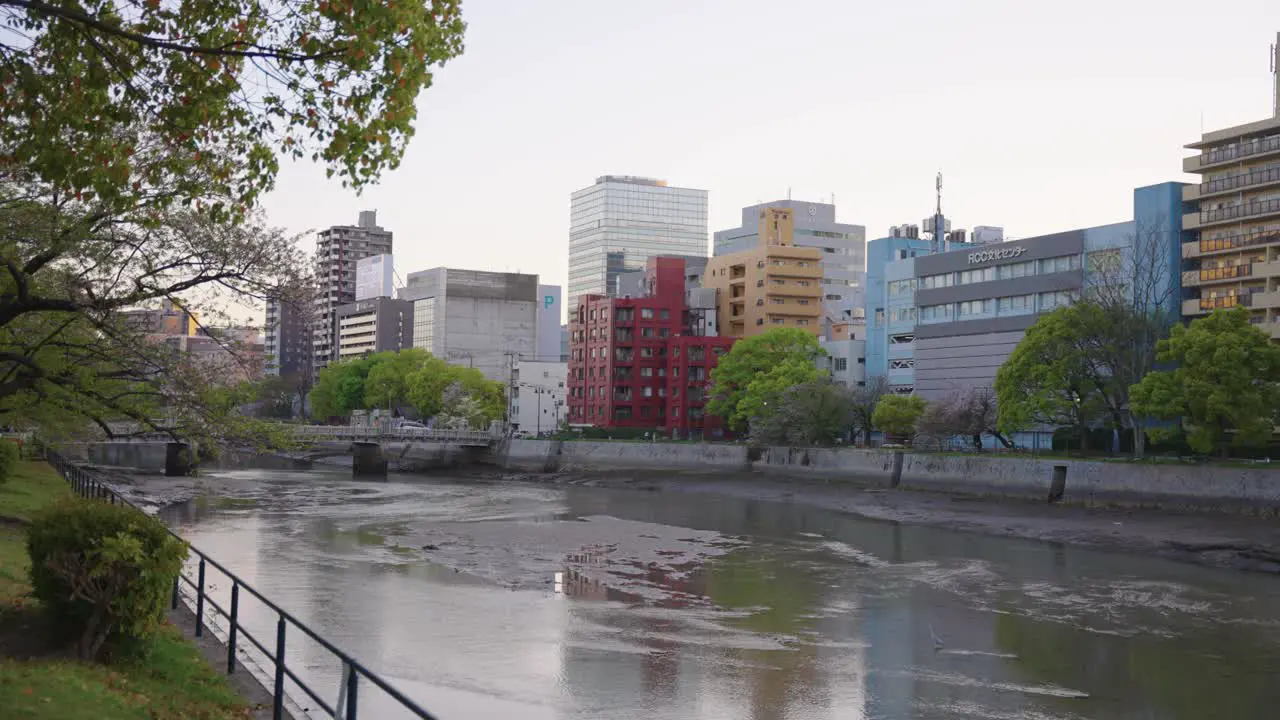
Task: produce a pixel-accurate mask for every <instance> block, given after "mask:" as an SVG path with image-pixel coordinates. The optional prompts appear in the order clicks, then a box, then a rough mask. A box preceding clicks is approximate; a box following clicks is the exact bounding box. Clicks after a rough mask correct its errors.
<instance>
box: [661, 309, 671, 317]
mask: <svg viewBox="0 0 1280 720" xmlns="http://www.w3.org/2000/svg"><path fill="white" fill-rule="evenodd" d="M658 319H659V320H670V319H671V311H670V310H667V309H666V308H663V309H662V310H659V311H658Z"/></svg>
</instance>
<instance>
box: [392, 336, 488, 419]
mask: <svg viewBox="0 0 1280 720" xmlns="http://www.w3.org/2000/svg"><path fill="white" fill-rule="evenodd" d="M406 384H407V387H408V399H409V402H411V403H412V404H413V406H414V407H416V408H417V409H418V412H419V413H421V415H422V417H424V418H429V417H437V416H442V419H445V418H462V419H463V420H454V421H453V422H455V423H458V422H462V421H465V424H466V425H468V426H469V427H474V428H483V427H488V425H489V423H491V422H493V421H494V420H500V419H502V418H503V417H505V416H506V410H507V406H506V391H505V388H504V386H503V384H502V383H500V382H498V381H496V380H490V379H488V378H486V377H485V376H484V373H482V372H480V371H479V370H476V369H475V368H468V367H462V366H460V365H450V364H448V363H446V362H445V361H443V360H441V359H439V358H436V357H433V356H431V355H429V354H427V355H426V360H425V361H424V362H423V363H422V365H421V366H419V368H418V369H417V370H415V371H414V372H413V373H412V374H411V375H410V376H409V377H408V378H406Z"/></svg>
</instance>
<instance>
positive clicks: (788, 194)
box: [787, 185, 791, 200]
mask: <svg viewBox="0 0 1280 720" xmlns="http://www.w3.org/2000/svg"><path fill="white" fill-rule="evenodd" d="M787 199H788V200H790V199H791V186H790V185H788V186H787Z"/></svg>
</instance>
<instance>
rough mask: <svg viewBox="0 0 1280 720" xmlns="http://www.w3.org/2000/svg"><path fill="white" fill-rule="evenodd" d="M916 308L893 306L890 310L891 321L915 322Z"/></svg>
mask: <svg viewBox="0 0 1280 720" xmlns="http://www.w3.org/2000/svg"><path fill="white" fill-rule="evenodd" d="M915 321H916V309H915V308H913V307H905V308H892V309H890V310H889V322H915Z"/></svg>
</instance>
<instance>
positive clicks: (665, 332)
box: [658, 328, 671, 337]
mask: <svg viewBox="0 0 1280 720" xmlns="http://www.w3.org/2000/svg"><path fill="white" fill-rule="evenodd" d="M670 334H671V330H670V329H668V328H659V329H658V337H667V336H668V335H670Z"/></svg>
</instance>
